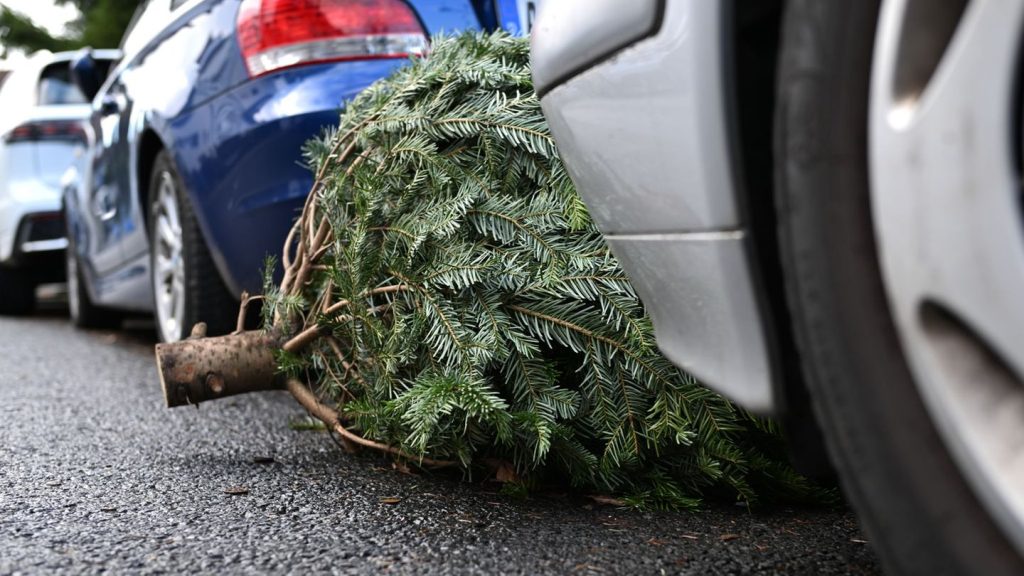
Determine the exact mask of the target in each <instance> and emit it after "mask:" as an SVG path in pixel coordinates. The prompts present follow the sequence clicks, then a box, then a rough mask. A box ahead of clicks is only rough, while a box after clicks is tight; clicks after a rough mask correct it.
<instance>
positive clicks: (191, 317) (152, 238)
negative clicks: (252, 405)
mask: <svg viewBox="0 0 1024 576" xmlns="http://www.w3.org/2000/svg"><path fill="white" fill-rule="evenodd" d="M496 8H497V7H496V5H495V4H494V3H493V2H491V1H490V0H409V1H405V0H324V1H320V2H305V1H298V0H244V1H242V0H150V1H149V2H147V3H146V4H145V5H144V6H143V7H142V8H141V9H140V11H139V12H138V13H137V15H136V18H135V20H134V22H133V23H132V25H131V26H130V27H129V30H128V31H127V32H126V35H125V37H124V40H123V43H122V50H123V52H124V58H123V59H122V60H121V62H120V63H119V64H118V65H117V67H116V68H115V69H114V70H113V72H112V73H111V75H110V78H109V79H108V80H107V81H106V82H105V83H104V84H103V86H102V87H100V88H99V89H98V90H97V91H95V92H93V93H91V94H89V95H90V96H91V97H93V113H92V118H91V122H90V129H89V138H90V143H91V152H90V158H89V162H88V163H87V166H86V168H85V170H84V171H83V172H82V173H80V174H78V175H77V176H76V177H75V178H73V179H72V180H71V181H70V182H69V185H68V187H67V189H66V192H65V210H66V216H67V222H68V230H69V232H68V235H69V238H70V243H71V248H72V249H71V250H70V251H68V258H67V263H68V269H69V274H70V277H69V291H70V295H69V299H70V302H71V315H72V318H73V320H74V322H75V323H76V324H78V325H80V326H89V325H97V324H104V323H108V322H110V321H112V320H114V319H116V313H117V312H120V311H126V310H127V311H141V312H150V311H152V312H154V313H155V317H156V319H157V326H158V332H159V337H160V339H161V340H163V341H175V340H178V339H180V338H182V337H184V336H186V335H187V334H188V332H189V331H190V329H191V327H192V326H193V324H194V323H196V322H198V321H204V322H206V323H207V324H208V327H209V331H210V333H211V334H216V333H222V332H226V331H229V330H231V329H233V327H234V324H235V316H236V314H237V301H238V298H239V296H240V294H241V293H242V291H243V290H248V291H250V292H259V291H262V269H263V267H264V261H265V258H266V257H267V256H268V255H279V254H280V253H281V249H282V245H283V243H284V240H285V238H286V236H287V231H288V229H289V227H290V226H291V223H292V221H293V220H294V218H295V217H296V216H297V214H298V212H299V211H300V210H301V207H302V203H303V201H304V199H305V198H306V196H307V194H308V193H309V190H310V185H311V183H312V176H311V173H310V171H309V170H308V168H307V167H306V166H305V162H304V161H303V157H302V148H303V145H304V143H305V142H306V141H307V140H309V139H310V138H311V137H313V136H316V135H318V134H320V133H321V132H322V131H323V130H324V129H325V128H326V127H329V126H335V125H337V122H338V118H339V112H340V108H341V106H342V105H343V103H344V102H345V101H346V100H347V99H350V98H352V97H353V96H355V95H356V94H358V93H359V92H360V91H361V90H362V89H363V88H365V87H366V86H368V85H369V84H371V83H372V82H374V81H375V80H377V79H379V78H381V77H383V76H385V75H387V74H388V73H389V72H391V71H392V70H394V69H395V68H396V67H398V66H402V65H403V63H405V62H406V61H407V60H408V58H409V57H410V56H411V55H416V54H422V53H424V52H425V51H426V50H427V48H428V37H429V36H430V35H431V34H435V33H441V32H456V31H460V30H472V29H486V30H490V29H494V28H496V27H497V26H498V22H499V12H498V10H497V9H496ZM79 64H80V66H78V68H80V69H81V70H82V73H81V74H80V75H79V77H80V78H82V81H83V84H89V83H90V80H89V73H88V70H89V69H90V68H91V65H90V63H89V61H88V58H83V59H82V61H81V62H80V63H79ZM112 314H114V316H113V317H112Z"/></svg>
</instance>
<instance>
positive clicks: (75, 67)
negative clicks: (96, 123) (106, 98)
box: [70, 48, 103, 102]
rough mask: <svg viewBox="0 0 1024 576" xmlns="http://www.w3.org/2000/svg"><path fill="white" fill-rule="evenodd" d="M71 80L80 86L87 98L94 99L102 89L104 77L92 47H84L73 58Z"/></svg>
mask: <svg viewBox="0 0 1024 576" xmlns="http://www.w3.org/2000/svg"><path fill="white" fill-rule="evenodd" d="M70 66H71V82H73V83H74V84H75V86H77V87H78V89H79V90H80V91H81V92H82V95H83V96H85V99H86V100H88V101H90V102H91V101H92V99H93V98H95V97H96V94H97V93H98V92H99V91H100V85H102V84H103V78H102V77H101V76H100V69H99V66H97V65H96V60H95V59H94V58H93V57H92V48H82V49H81V50H79V51H78V53H77V54H75V57H74V58H72V59H71V64H70Z"/></svg>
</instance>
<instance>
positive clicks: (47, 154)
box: [0, 50, 118, 314]
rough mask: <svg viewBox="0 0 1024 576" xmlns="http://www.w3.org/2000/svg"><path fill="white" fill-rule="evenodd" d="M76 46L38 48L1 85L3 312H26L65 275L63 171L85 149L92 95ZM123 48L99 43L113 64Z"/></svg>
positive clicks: (102, 58)
mask: <svg viewBox="0 0 1024 576" xmlns="http://www.w3.org/2000/svg"><path fill="white" fill-rule="evenodd" d="M75 54H76V53H74V52H61V53H57V54H51V53H49V52H38V53H36V54H34V55H33V56H32V57H30V58H29V59H28V60H26V61H25V62H24V63H22V64H20V65H19V66H18V67H17V69H15V70H14V71H13V72H11V73H10V75H9V76H7V78H6V79H5V81H4V83H3V87H2V88H0V314H24V313H27V312H30V311H31V310H32V308H33V307H34V305H35V288H36V285H37V284H39V283H42V282H54V281H59V280H61V279H63V277H64V258H63V250H64V247H65V246H66V245H67V241H66V240H65V238H64V224H63V220H62V218H61V214H60V207H61V178H62V177H63V175H64V173H65V171H67V170H68V168H69V167H71V166H72V165H73V164H74V163H75V162H77V161H79V159H80V158H81V157H82V155H83V154H84V152H85V142H86V140H85V130H84V126H83V124H82V122H83V121H84V120H85V119H86V118H88V116H89V113H90V106H89V103H88V102H86V100H85V98H84V97H83V96H82V94H81V92H80V91H79V90H78V88H76V87H75V86H74V84H72V83H71V80H70V76H69V73H70V69H69V62H70V61H71V59H72V58H73V57H74V55H75ZM117 55H118V52H117V51H115V50H97V51H95V52H94V57H95V58H96V60H97V62H98V63H99V65H100V66H102V67H103V68H104V70H105V69H107V68H109V65H110V62H111V61H112V60H114V59H116V58H117Z"/></svg>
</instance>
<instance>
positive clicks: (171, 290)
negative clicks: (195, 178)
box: [152, 172, 185, 342]
mask: <svg viewBox="0 0 1024 576" xmlns="http://www.w3.org/2000/svg"><path fill="white" fill-rule="evenodd" d="M152 209H153V231H152V235H153V263H152V264H153V292H154V295H155V306H156V318H157V324H158V327H159V329H160V337H161V339H162V340H163V341H164V342H175V341H177V340H179V339H181V336H182V324H183V323H184V322H185V261H184V255H183V250H182V247H183V244H184V242H183V239H182V235H181V220H180V218H179V216H178V214H179V212H178V198H177V196H176V195H175V189H174V179H173V178H172V177H171V175H170V174H169V173H167V172H164V173H163V174H161V175H160V187H159V189H158V190H157V196H156V201H155V203H154V204H153V208H152Z"/></svg>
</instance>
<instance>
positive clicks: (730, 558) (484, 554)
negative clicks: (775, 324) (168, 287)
mask: <svg viewBox="0 0 1024 576" xmlns="http://www.w3.org/2000/svg"><path fill="white" fill-rule="evenodd" d="M152 347H153V340H152V336H150V332H149V331H148V330H136V331H131V330H128V331H121V332H80V331H76V330H74V329H72V328H71V327H70V325H69V324H68V323H67V321H65V320H63V319H61V318H60V317H59V315H57V314H51V315H50V316H43V317H36V318H27V319H9V318H6V319H5V318H0V574H8V573H39V572H46V573H53V572H74V573H83V572H84V573H95V572H102V571H108V572H113V573H152V572H173V573H191V572H211V573H213V572H215V573H241V572H244V573H253V572H256V573H267V572H270V573H311V572H315V573H346V574H347V573H377V572H386V573H396V574H406V573H410V574H412V573H429V574H449V573H451V574H464V573H480V574H499V573H509V574H542V573H555V574H577V573H578V574H662V573H666V574H877V573H879V568H878V565H877V563H876V561H875V559H874V556H873V555H872V553H871V551H870V549H869V548H868V546H867V545H866V544H865V542H864V541H863V538H862V536H861V535H860V532H859V531H858V527H857V523H856V520H855V519H854V517H853V516H852V515H851V514H850V513H849V512H843V511H838V512H837V511H823V510H793V509H779V510H773V511H767V512H754V513H751V512H748V511H747V510H746V509H743V508H738V507H730V506H724V507H722V506H718V507H711V508H709V509H707V510H703V511H700V512H697V513H641V512H636V511H633V510H624V509H619V508H616V507H614V506H608V505H601V504H598V503H595V502H592V501H590V500H587V499H585V498H582V497H576V496H551V495H544V496H536V497H533V498H530V499H527V500H517V499H514V498H511V497H507V496H503V495H501V494H499V493H498V490H497V487H496V486H494V485H492V484H488V483H484V484H469V483H463V482H458V481H454V480H452V479H450V478H440V477H432V476H428V475H409V474H403V473H401V472H399V471H397V470H395V469H393V467H391V465H390V463H389V462H388V460H386V459H383V458H381V457H375V456H369V455H368V456H359V457H356V456H350V455H347V454H345V453H343V452H342V451H341V450H339V449H338V448H337V447H336V446H335V445H334V444H333V443H332V442H331V440H330V439H329V438H328V436H326V435H325V434H324V433H322V432H310V431H299V430H294V429H292V427H290V426H289V421H290V420H293V419H296V418H301V417H303V416H304V414H303V412H302V410H301V409H300V408H298V406H297V405H296V404H295V403H294V402H293V401H292V400H291V399H290V397H288V396H287V395H285V394H283V393H267V394H262V395H250V396H248V397H240V398H238V399H230V400H224V401H221V402H214V403H210V404H208V405H203V406H202V407H201V408H200V409H195V408H178V409H175V410H168V409H166V408H164V406H163V401H162V398H161V393H160V389H159V383H158V379H157V375H156V372H155V368H154V362H153V354H152Z"/></svg>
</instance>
